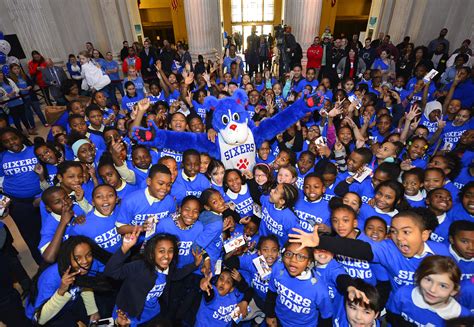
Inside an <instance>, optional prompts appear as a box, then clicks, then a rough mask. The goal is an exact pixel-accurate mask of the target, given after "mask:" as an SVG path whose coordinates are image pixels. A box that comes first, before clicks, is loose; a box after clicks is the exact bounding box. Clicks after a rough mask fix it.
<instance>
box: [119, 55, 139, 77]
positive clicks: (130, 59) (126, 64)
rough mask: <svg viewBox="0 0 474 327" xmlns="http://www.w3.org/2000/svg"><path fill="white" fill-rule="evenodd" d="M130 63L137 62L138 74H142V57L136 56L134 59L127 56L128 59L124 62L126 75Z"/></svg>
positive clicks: (123, 69)
mask: <svg viewBox="0 0 474 327" xmlns="http://www.w3.org/2000/svg"><path fill="white" fill-rule="evenodd" d="M129 62H130V63H133V62H135V69H136V70H137V72H138V73H140V72H141V70H142V60H141V59H140V57H138V56H137V55H135V56H134V57H130V56H127V58H125V60H124V61H123V64H122V71H123V72H124V73H125V74H127V73H128V65H129V64H130V63H129Z"/></svg>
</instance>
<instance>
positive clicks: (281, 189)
mask: <svg viewBox="0 0 474 327" xmlns="http://www.w3.org/2000/svg"><path fill="white" fill-rule="evenodd" d="M297 199H298V189H297V188H296V186H293V185H291V184H287V183H283V184H278V185H277V186H276V187H275V188H273V189H272V190H271V191H270V194H269V195H262V196H261V198H260V203H261V204H262V221H261V222H260V228H259V230H258V233H259V234H260V236H267V235H271V234H274V235H276V236H277V237H278V243H279V244H280V246H281V247H282V246H283V245H284V244H285V242H286V241H287V239H288V233H289V232H290V231H291V229H292V228H295V227H297V226H299V225H298V217H296V215H295V214H294V213H293V211H291V209H290V208H293V207H294V205H295V203H296V200H297Z"/></svg>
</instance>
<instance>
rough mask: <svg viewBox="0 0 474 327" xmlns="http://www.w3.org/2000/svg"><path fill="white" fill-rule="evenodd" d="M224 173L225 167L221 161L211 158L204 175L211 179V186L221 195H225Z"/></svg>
mask: <svg viewBox="0 0 474 327" xmlns="http://www.w3.org/2000/svg"><path fill="white" fill-rule="evenodd" d="M224 173H225V167H224V164H223V163H222V161H220V160H215V159H211V162H210V163H209V165H208V166H207V171H206V176H207V178H209V180H210V181H211V187H212V188H213V189H216V190H218V191H219V192H220V193H221V195H222V197H225V191H224Z"/></svg>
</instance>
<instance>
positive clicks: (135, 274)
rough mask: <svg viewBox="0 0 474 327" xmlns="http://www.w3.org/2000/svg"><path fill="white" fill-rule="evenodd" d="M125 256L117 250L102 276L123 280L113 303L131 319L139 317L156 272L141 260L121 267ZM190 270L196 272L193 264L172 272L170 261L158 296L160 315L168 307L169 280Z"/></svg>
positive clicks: (174, 266)
mask: <svg viewBox="0 0 474 327" xmlns="http://www.w3.org/2000/svg"><path fill="white" fill-rule="evenodd" d="M129 253H130V252H128V253H126V254H123V252H122V249H118V250H117V251H116V252H115V253H114V254H113V255H112V257H111V258H110V260H109V261H108V262H107V265H106V266H105V270H104V274H105V275H106V276H109V277H112V278H113V279H117V280H123V283H122V287H120V291H119V293H118V295H117V300H116V302H115V304H116V305H117V307H118V308H120V309H121V310H123V311H125V312H127V313H128V314H129V315H130V316H131V317H134V318H135V317H136V318H139V317H140V316H141V314H142V312H143V307H144V306H145V299H146V296H147V294H148V292H149V291H150V290H151V289H152V288H153V286H154V285H155V280H156V272H155V271H154V270H151V269H150V268H149V267H148V266H147V264H146V263H145V261H144V260H136V261H132V262H130V263H126V264H125V260H126V259H127V258H128V257H129V255H130V254H129ZM194 270H196V266H195V265H194V263H191V264H189V265H187V266H184V267H183V268H182V269H179V270H178V269H176V261H175V260H173V261H172V262H171V264H170V267H169V271H168V275H167V277H166V286H165V289H164V290H163V294H162V295H161V297H160V305H161V311H162V312H164V311H165V310H166V307H167V306H168V302H169V301H168V300H169V294H170V291H169V288H170V284H171V283H170V281H175V280H180V279H182V278H184V277H186V276H187V275H189V274H190V273H192V272H193V271H194Z"/></svg>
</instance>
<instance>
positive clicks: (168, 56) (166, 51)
mask: <svg viewBox="0 0 474 327" xmlns="http://www.w3.org/2000/svg"><path fill="white" fill-rule="evenodd" d="M175 57H176V53H175V52H174V51H173V49H171V45H170V43H169V42H168V40H164V41H163V48H162V49H161V53H160V55H159V56H158V58H159V59H160V60H161V67H162V69H163V71H164V72H165V73H166V74H167V75H169V74H171V66H172V65H173V60H174V59H175Z"/></svg>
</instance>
